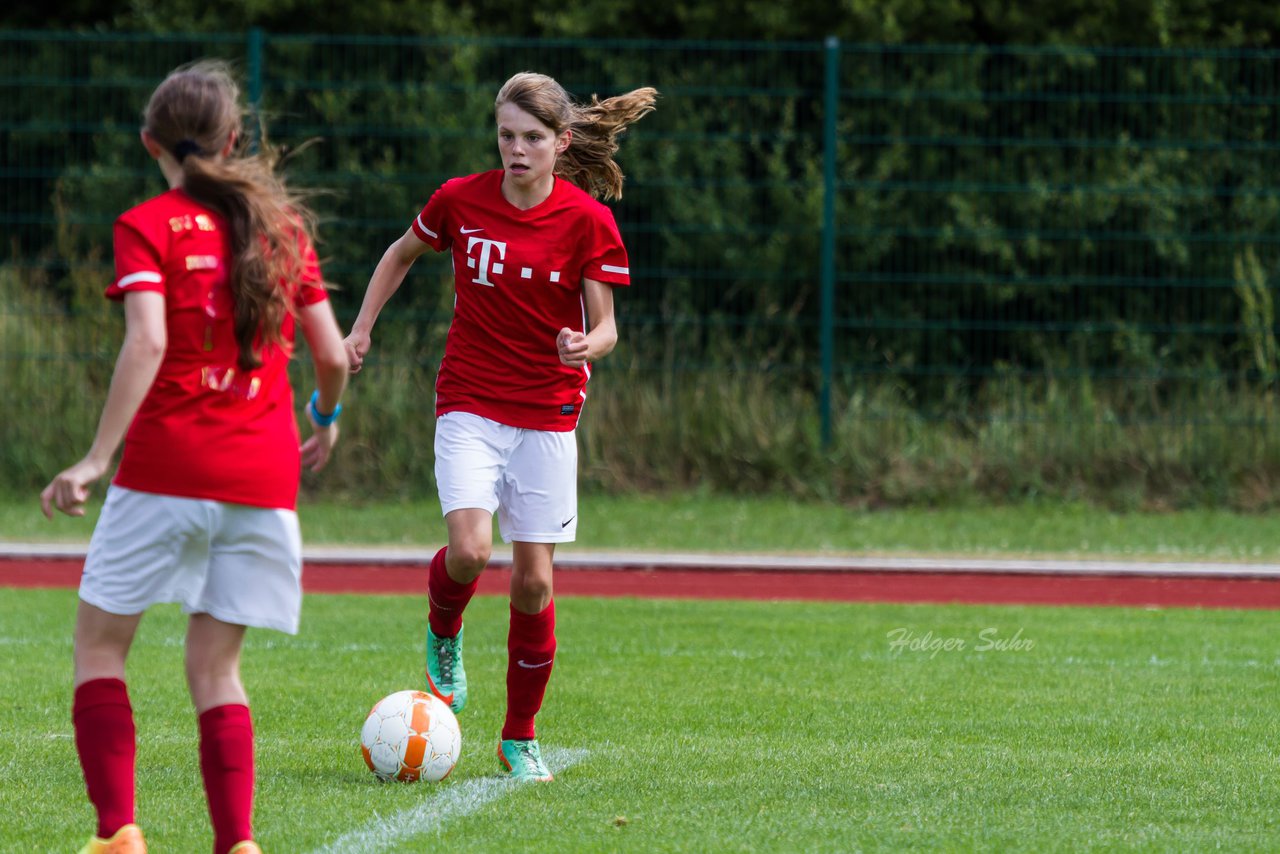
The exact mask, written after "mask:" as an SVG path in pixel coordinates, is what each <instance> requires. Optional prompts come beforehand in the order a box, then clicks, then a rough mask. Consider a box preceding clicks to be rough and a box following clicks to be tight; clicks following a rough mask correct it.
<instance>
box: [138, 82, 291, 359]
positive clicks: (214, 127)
mask: <svg viewBox="0 0 1280 854" xmlns="http://www.w3.org/2000/svg"><path fill="white" fill-rule="evenodd" d="M242 117H243V108H242V107H241V104H240V88H239V86H237V85H236V83H235V80H234V79H233V78H232V75H231V71H230V68H229V66H228V65H227V64H226V63H224V62H222V61H220V60H204V61H201V62H196V63H192V64H190V65H185V66H182V67H181V68H178V69H177V70H175V71H173V72H171V73H170V74H169V76H168V77H166V78H165V79H164V81H163V82H162V83H161V84H160V85H159V86H157V87H156V90H155V92H153V93H152V95H151V99H150V101H148V103H147V108H146V110H145V111H144V112H143V129H144V130H145V131H146V132H147V133H148V134H149V135H150V136H151V137H152V138H153V139H155V141H156V142H158V143H159V144H160V145H162V146H164V148H166V149H167V150H168V151H170V152H171V153H172V154H173V156H174V157H175V158H176V159H177V160H178V162H179V163H180V164H181V166H182V172H183V177H182V189H183V190H184V191H185V192H186V193H187V195H189V196H191V197H192V198H193V199H195V200H196V201H198V202H200V203H202V204H205V205H207V206H209V207H210V208H213V209H214V210H216V211H217V212H219V213H220V214H222V215H223V216H224V217H225V218H226V220H227V224H228V226H229V228H230V232H231V234H230V242H231V252H232V258H231V269H230V271H229V277H228V281H229V284H230V288H231V295H232V298H233V301H234V304H235V336H236V342H237V344H238V345H239V350H240V355H239V364H240V367H241V368H242V369H244V370H252V369H253V368H257V367H260V366H261V365H262V357H261V351H260V346H261V345H262V344H266V343H271V344H276V345H279V346H282V347H287V345H288V342H286V341H285V340H284V335H283V331H282V325H283V323H284V319H285V317H286V316H287V315H288V314H289V313H290V312H291V311H292V300H291V299H290V291H291V288H292V286H293V285H294V283H296V282H298V281H299V278H300V276H301V274H302V272H303V270H304V268H305V266H306V264H307V259H305V258H304V257H303V248H304V247H305V246H309V245H313V242H314V234H315V216H314V215H313V214H312V213H311V211H310V210H309V209H308V208H307V206H306V205H305V204H304V203H303V202H302V199H301V198H300V197H299V196H298V195H297V194H295V193H293V192H292V191H290V190H289V189H288V188H287V187H285V185H284V181H283V180H282V179H281V178H280V177H279V176H278V175H277V174H276V172H275V167H276V164H277V157H276V154H275V152H274V151H273V150H272V149H271V148H270V147H269V146H268V145H267V143H266V140H265V133H264V138H263V139H260V140H258V141H257V151H256V153H250V152H249V150H248V148H249V146H248V143H247V141H246V140H244V138H243V136H242V135H241V129H242V126H243V121H242ZM232 140H235V142H234V145H235V149H236V150H235V151H233V152H232V156H229V157H225V158H222V157H217V156H216V155H218V154H220V153H221V152H222V151H224V150H225V149H226V147H227V145H228V143H230V142H232ZM302 237H305V238H306V240H302V239H301V238H302Z"/></svg>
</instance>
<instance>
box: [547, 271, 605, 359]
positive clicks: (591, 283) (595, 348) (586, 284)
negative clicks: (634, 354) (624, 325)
mask: <svg viewBox="0 0 1280 854" xmlns="http://www.w3.org/2000/svg"><path fill="white" fill-rule="evenodd" d="M582 294H583V297H584V298H585V299H586V303H587V322H588V323H589V324H590V330H589V331H588V332H587V334H585V335H583V334H582V333H581V332H574V331H573V330H571V329H569V328H568V327H565V328H564V329H561V330H560V334H559V335H557V336H556V347H557V349H558V350H559V352H560V361H561V363H562V364H565V365H568V366H569V367H571V368H580V367H582V366H583V365H585V364H586V363H587V362H594V361H596V360H597V359H603V358H604V357H605V356H607V355H609V354H610V353H612V352H613V348H614V346H615V345H616V344H617V343H618V324H617V322H616V321H615V320H614V316H613V288H612V287H611V286H610V285H606V284H604V283H603V282H597V281H596V280H595V279H583V280H582Z"/></svg>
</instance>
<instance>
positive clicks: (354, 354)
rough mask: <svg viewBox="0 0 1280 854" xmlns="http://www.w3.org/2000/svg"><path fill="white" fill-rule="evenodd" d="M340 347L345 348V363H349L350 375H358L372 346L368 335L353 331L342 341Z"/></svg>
mask: <svg viewBox="0 0 1280 854" xmlns="http://www.w3.org/2000/svg"><path fill="white" fill-rule="evenodd" d="M342 346H343V347H345V348H346V351H347V361H348V362H350V363H351V373H353V374H358V373H360V368H362V367H363V366H364V357H365V354H366V353H368V352H369V348H370V347H372V346H373V341H372V340H371V339H370V338H369V333H367V332H357V331H356V330H354V329H353V330H352V331H351V334H350V335H348V336H347V337H346V338H344V339H343V340H342Z"/></svg>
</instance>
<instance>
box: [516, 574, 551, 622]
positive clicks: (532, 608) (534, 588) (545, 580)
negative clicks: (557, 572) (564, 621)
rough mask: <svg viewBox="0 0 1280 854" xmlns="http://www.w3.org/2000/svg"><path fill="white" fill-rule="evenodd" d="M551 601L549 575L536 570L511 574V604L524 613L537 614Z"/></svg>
mask: <svg viewBox="0 0 1280 854" xmlns="http://www.w3.org/2000/svg"><path fill="white" fill-rule="evenodd" d="M550 602H551V576H550V574H543V573H538V572H515V573H512V575H511V604H512V605H514V606H515V609H516V610H517V611H520V612H521V613H524V614H538V613H541V612H542V611H543V610H544V609H546V607H547V605H548V604H550Z"/></svg>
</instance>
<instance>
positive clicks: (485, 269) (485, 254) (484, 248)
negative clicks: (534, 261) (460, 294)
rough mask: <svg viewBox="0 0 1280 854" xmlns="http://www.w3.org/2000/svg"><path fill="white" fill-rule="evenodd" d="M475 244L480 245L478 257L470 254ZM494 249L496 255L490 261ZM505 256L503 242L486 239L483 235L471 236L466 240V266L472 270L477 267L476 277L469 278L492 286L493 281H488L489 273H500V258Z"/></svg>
mask: <svg viewBox="0 0 1280 854" xmlns="http://www.w3.org/2000/svg"><path fill="white" fill-rule="evenodd" d="M476 246H479V247H480V253H479V257H477V256H476V255H474V254H472V251H473V250H474V249H475V248H476ZM495 249H496V250H497V253H498V257H497V258H496V259H493V260H492V262H491V261H490V259H491V258H492V257H493V253H494V250H495ZM506 257H507V244H505V243H501V242H499V241H497V240H486V239H484V238H483V237H472V238H470V239H468V240H467V266H468V267H470V268H471V269H472V270H475V269H476V268H477V266H478V267H479V271H478V273H477V276H476V278H474V279H472V280H471V281H473V282H475V283H476V284H477V285H484V286H486V287H490V288H491V287H493V282H491V281H489V274H490V273H493V275H495V276H500V275H502V260H503V259H504V258H506Z"/></svg>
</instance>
